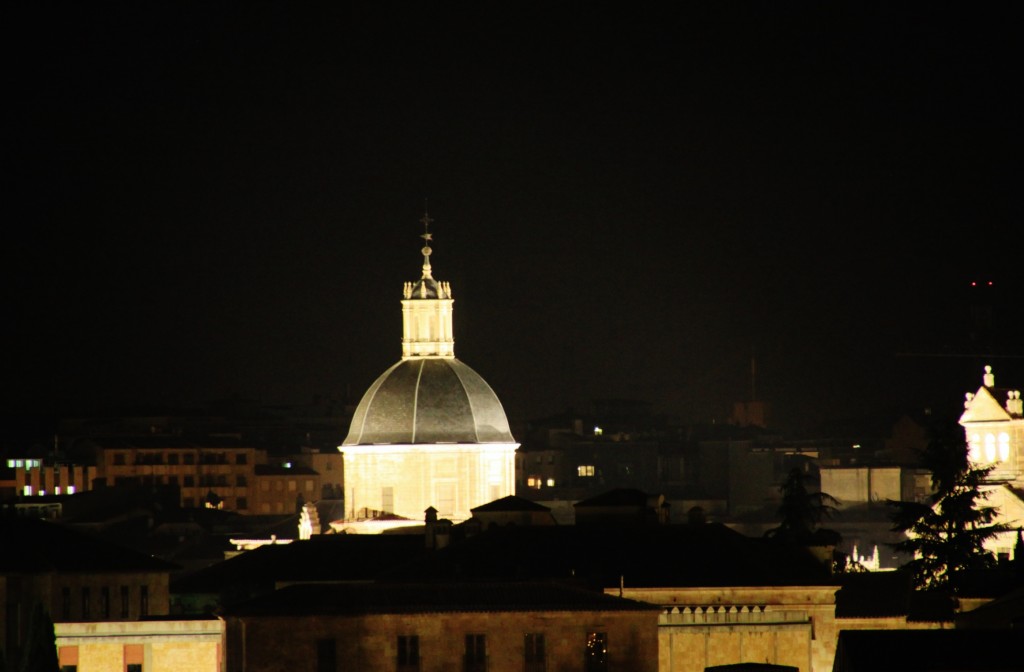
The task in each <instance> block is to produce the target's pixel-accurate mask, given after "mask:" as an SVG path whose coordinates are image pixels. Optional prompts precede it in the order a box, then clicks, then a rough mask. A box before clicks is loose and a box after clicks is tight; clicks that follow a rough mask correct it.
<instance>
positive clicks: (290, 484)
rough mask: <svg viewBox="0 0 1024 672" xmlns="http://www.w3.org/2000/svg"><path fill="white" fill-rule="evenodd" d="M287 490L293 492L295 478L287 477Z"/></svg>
mask: <svg viewBox="0 0 1024 672" xmlns="http://www.w3.org/2000/svg"><path fill="white" fill-rule="evenodd" d="M288 492H295V479H294V478H289V479H288Z"/></svg>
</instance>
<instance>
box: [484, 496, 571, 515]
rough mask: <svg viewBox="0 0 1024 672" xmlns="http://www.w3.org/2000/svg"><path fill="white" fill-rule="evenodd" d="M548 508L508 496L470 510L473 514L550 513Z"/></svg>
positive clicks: (521, 498)
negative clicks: (504, 512)
mask: <svg viewBox="0 0 1024 672" xmlns="http://www.w3.org/2000/svg"><path fill="white" fill-rule="evenodd" d="M550 510H551V509H549V508H548V507H546V506H544V505H543V504H538V503H537V502H533V501H530V500H529V499H524V498H523V497H516V496H515V495H509V496H508V497H502V498H501V499H496V500H494V501H493V502H487V503H486V504H481V505H480V506H477V507H474V508H472V509H470V511H472V512H473V513H478V512H479V513H487V512H497V511H550Z"/></svg>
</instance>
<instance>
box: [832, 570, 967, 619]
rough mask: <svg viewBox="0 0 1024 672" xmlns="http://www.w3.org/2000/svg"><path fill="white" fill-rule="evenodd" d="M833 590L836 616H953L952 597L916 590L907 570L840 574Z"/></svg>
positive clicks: (909, 617) (938, 617) (908, 617)
mask: <svg viewBox="0 0 1024 672" xmlns="http://www.w3.org/2000/svg"><path fill="white" fill-rule="evenodd" d="M840 580H841V582H842V588H840V589H839V591H838V592H837V593H836V618H880V617H906V619H907V620H908V621H916V622H946V621H951V620H952V618H953V608H954V601H953V599H952V598H951V597H950V596H948V595H945V594H941V593H929V592H924V591H916V590H914V588H913V584H912V577H911V575H910V573H909V572H905V571H901V570H897V571H892V572H864V573H860V574H844V575H842V577H841V578H840Z"/></svg>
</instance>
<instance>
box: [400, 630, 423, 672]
mask: <svg viewBox="0 0 1024 672" xmlns="http://www.w3.org/2000/svg"><path fill="white" fill-rule="evenodd" d="M419 669H420V638H419V635H399V636H398V672H416V671H417V670H419Z"/></svg>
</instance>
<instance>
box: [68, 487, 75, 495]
mask: <svg viewBox="0 0 1024 672" xmlns="http://www.w3.org/2000/svg"><path fill="white" fill-rule="evenodd" d="M68 494H69V495H73V494H75V486H73V485H69V486H68Z"/></svg>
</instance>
